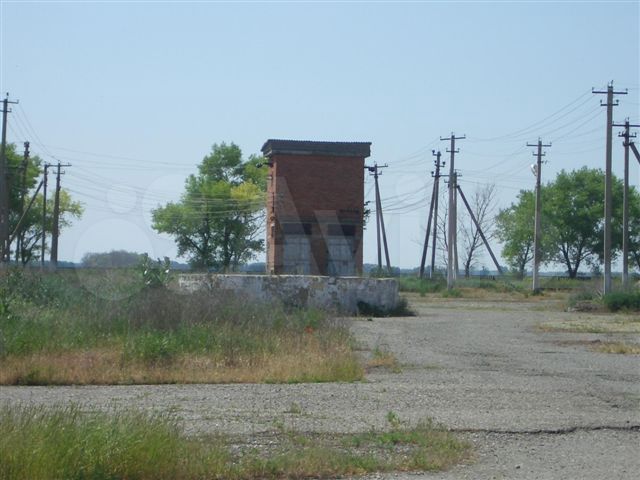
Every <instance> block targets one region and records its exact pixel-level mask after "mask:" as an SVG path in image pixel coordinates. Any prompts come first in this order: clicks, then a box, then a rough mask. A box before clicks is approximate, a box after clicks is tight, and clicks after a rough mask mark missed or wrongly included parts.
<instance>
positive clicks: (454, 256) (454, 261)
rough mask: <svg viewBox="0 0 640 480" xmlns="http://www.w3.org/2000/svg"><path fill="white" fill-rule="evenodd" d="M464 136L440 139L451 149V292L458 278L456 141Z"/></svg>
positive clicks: (448, 246)
mask: <svg viewBox="0 0 640 480" xmlns="http://www.w3.org/2000/svg"><path fill="white" fill-rule="evenodd" d="M465 138H466V136H465V135H463V136H461V137H456V136H455V134H454V133H453V132H452V133H451V136H450V137H445V138H442V137H440V140H441V141H444V140H449V141H450V142H451V147H450V148H449V149H447V152H449V153H450V154H451V157H450V158H449V222H448V223H449V225H448V229H447V230H448V231H447V239H448V241H447V288H448V289H449V290H451V289H452V288H453V285H454V283H455V281H456V279H457V277H458V247H457V243H458V232H457V228H458V213H457V195H456V185H457V173H456V171H455V155H456V153H458V152H459V150H456V140H464V139H465Z"/></svg>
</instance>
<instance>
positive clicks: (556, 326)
mask: <svg viewBox="0 0 640 480" xmlns="http://www.w3.org/2000/svg"><path fill="white" fill-rule="evenodd" d="M538 328H539V329H540V330H542V331H544V332H569V333H640V319H639V318H638V317H637V316H634V315H581V316H579V317H577V318H573V317H572V318H571V320H553V321H549V322H544V323H542V324H540V325H539V326H538Z"/></svg>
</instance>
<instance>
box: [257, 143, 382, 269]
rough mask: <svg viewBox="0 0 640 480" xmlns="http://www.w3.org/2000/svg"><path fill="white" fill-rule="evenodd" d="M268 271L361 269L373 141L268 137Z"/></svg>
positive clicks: (266, 150) (266, 151) (266, 154)
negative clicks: (366, 163) (367, 172)
mask: <svg viewBox="0 0 640 480" xmlns="http://www.w3.org/2000/svg"><path fill="white" fill-rule="evenodd" d="M262 153H263V154H264V156H265V157H266V158H267V159H268V164H269V169H270V172H269V178H268V182H267V185H268V186H267V272H268V273H271V274H302V275H331V276H350V275H359V274H361V273H362V223H363V222H362V220H363V210H364V159H365V158H367V157H368V156H369V155H370V153H371V143H370V142H311V141H299V140H267V141H266V142H265V144H264V145H263V146H262Z"/></svg>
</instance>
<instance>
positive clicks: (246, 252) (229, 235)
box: [152, 143, 267, 271]
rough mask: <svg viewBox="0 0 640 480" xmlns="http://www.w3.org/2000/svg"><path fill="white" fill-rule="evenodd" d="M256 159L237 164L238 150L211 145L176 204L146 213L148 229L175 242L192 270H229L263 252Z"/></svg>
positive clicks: (262, 184)
mask: <svg viewBox="0 0 640 480" xmlns="http://www.w3.org/2000/svg"><path fill="white" fill-rule="evenodd" d="M263 161H264V159H263V158H262V157H257V156H251V157H249V159H248V160H247V161H243V159H242V152H241V150H240V148H239V147H238V146H237V145H235V144H233V143H231V144H229V145H227V144H226V143H221V144H219V145H218V144H214V145H213V147H212V149H211V153H210V154H209V155H207V156H206V157H204V159H203V160H202V163H200V165H199V166H198V174H197V175H190V176H189V177H188V178H187V180H186V182H185V191H184V193H183V194H182V197H181V198H180V201H178V202H171V203H168V204H167V205H165V206H163V207H158V208H157V209H155V210H153V211H152V216H153V228H154V229H156V230H157V231H158V232H162V233H168V234H170V235H172V236H174V237H175V241H176V244H177V246H178V254H179V255H181V256H182V255H185V256H187V257H188V259H189V263H190V264H191V266H192V267H194V268H211V267H213V268H216V269H219V270H223V271H228V270H235V269H236V267H238V265H240V264H241V263H244V262H246V261H248V260H250V259H251V258H252V257H253V256H254V255H255V253H256V252H259V251H261V250H263V248H264V240H262V239H258V236H259V234H260V231H261V226H262V222H261V219H262V218H263V214H264V211H263V209H264V200H265V196H264V192H265V189H266V173H267V172H266V169H260V168H259V167H258V165H259V164H260V163H261V162H263Z"/></svg>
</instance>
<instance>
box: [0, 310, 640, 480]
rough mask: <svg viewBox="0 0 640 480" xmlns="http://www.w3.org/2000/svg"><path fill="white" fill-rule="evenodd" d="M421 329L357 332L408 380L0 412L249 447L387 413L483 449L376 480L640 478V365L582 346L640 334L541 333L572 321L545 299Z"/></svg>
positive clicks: (93, 391) (386, 322) (86, 392)
mask: <svg viewBox="0 0 640 480" xmlns="http://www.w3.org/2000/svg"><path fill="white" fill-rule="evenodd" d="M417 300H418V302H419V303H414V308H415V309H416V310H417V311H418V313H419V315H418V316H416V317H405V318H387V319H378V318H376V319H373V320H372V321H367V320H366V319H359V320H355V321H354V322H353V327H352V328H353V331H354V334H355V336H356V338H357V339H358V343H359V345H360V348H361V349H362V354H363V355H365V356H366V355H368V354H370V350H372V349H374V348H378V349H383V350H388V351H390V352H393V353H394V354H395V356H396V357H397V358H398V360H399V361H400V363H401V364H402V365H403V366H402V371H401V372H400V373H394V372H391V371H386V370H384V369H379V370H372V371H370V372H369V374H368V375H367V381H366V382H361V383H351V384H303V385H184V386H178V385H167V386H113V387H1V389H0V402H1V403H5V402H15V401H21V402H34V403H46V404H54V403H64V402H76V403H81V404H84V405H87V407H88V408H96V407H97V408H104V409H110V408H120V407H123V406H125V407H135V408H142V409H151V410H161V411H167V410H170V411H172V412H174V413H175V414H176V415H178V416H179V418H181V419H182V421H183V425H184V428H185V431H186V432H188V433H189V434H200V433H207V432H212V431H223V432H227V433H230V434H234V435H239V436H246V437H247V438H250V437H252V436H256V435H259V434H262V433H265V432H272V431H274V429H275V428H276V424H283V423H284V424H285V425H286V426H288V427H291V428H295V429H297V430H300V431H316V432H357V431H366V430H369V429H371V428H385V427H387V422H386V416H387V413H388V412H389V411H393V412H394V413H396V414H397V415H398V416H399V417H400V419H401V420H403V421H405V422H407V423H408V424H414V423H416V422H418V421H419V420H421V419H424V418H427V417H428V418H432V419H434V420H435V421H436V422H439V423H441V424H443V425H444V426H446V427H447V428H449V429H451V430H453V431H457V432H459V435H460V436H461V437H463V438H466V439H468V440H469V441H470V442H471V443H472V444H473V445H474V447H475V454H474V458H473V460H472V461H471V462H470V463H469V464H465V465H459V466H456V467H455V468H453V469H452V470H450V471H448V472H442V473H432V474H417V475H416V474H410V475H407V474H392V475H384V476H372V477H371V478H412V479H416V478H429V479H436V478H437V479H457V478H474V479H475V478H487V479H493V478H495V479H503V478H504V479H594V480H595V479H598V480H599V479H605V478H606V479H636V478H639V477H640V356H637V355H616V354H604V353H596V352H594V351H593V350H591V349H589V348H588V346H587V345H586V344H582V343H580V342H581V341H591V340H594V339H609V338H616V339H620V338H624V339H626V340H627V341H634V342H636V343H637V342H640V335H638V334H624V336H621V335H609V334H591V333H590V334H576V333H564V332H562V333H560V332H544V331H541V330H540V329H538V328H537V325H539V324H540V323H541V322H545V321H551V320H553V321H560V320H563V319H571V318H575V316H576V315H578V314H571V313H564V312H561V311H559V310H557V309H554V306H553V305H547V304H544V303H542V302H540V300H539V299H533V300H531V301H521V302H504V301H503V302H486V301H469V300H454V301H443V300H438V301H429V300H420V299H417Z"/></svg>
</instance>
